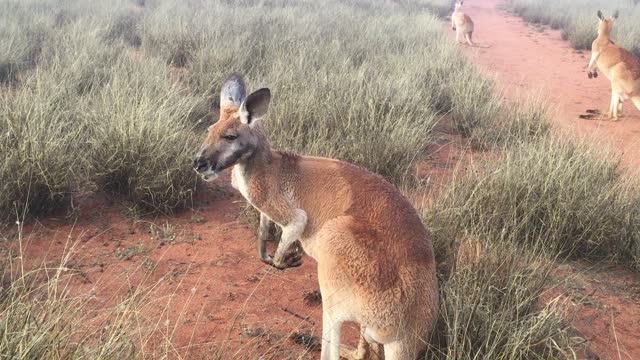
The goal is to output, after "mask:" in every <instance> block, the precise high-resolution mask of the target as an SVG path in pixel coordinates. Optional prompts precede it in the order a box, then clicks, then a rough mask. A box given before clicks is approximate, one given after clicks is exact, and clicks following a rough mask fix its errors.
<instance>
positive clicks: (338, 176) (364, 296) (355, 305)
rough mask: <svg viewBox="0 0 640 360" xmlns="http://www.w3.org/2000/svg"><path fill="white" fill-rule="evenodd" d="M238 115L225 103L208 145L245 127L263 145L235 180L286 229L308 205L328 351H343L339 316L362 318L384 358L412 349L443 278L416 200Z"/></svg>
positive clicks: (307, 234) (309, 244)
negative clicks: (280, 142)
mask: <svg viewBox="0 0 640 360" xmlns="http://www.w3.org/2000/svg"><path fill="white" fill-rule="evenodd" d="M239 116H240V115H239V112H238V109H237V108H226V109H223V110H222V111H221V116H220V120H219V121H218V122H217V123H216V124H215V125H214V126H213V127H211V129H210V132H209V135H208V137H207V140H206V141H205V144H204V148H205V151H204V152H210V153H215V152H216V151H218V148H219V147H220V146H223V145H224V142H223V141H221V140H220V139H221V136H222V135H224V134H226V133H229V132H236V133H243V132H249V133H250V134H245V135H247V136H249V135H250V136H251V137H253V138H255V139H257V142H256V144H257V145H256V147H255V151H254V152H253V153H252V154H251V156H249V157H247V158H246V159H243V160H240V161H239V163H238V164H237V165H236V168H235V169H234V172H233V177H234V178H233V183H234V186H236V187H237V188H239V189H240V190H241V192H242V191H243V190H242V189H243V186H245V190H244V193H243V195H245V197H246V198H247V200H248V201H249V202H250V203H251V204H252V205H253V206H254V207H255V208H256V209H258V210H259V211H260V212H261V213H262V214H263V215H264V216H266V217H267V218H268V219H270V220H272V221H274V222H275V223H276V224H278V225H279V226H281V227H282V228H283V238H284V237H285V235H284V234H285V233H286V232H287V229H293V228H295V226H297V225H296V224H297V223H298V222H300V221H301V219H303V218H304V217H301V213H300V211H302V212H303V213H304V214H306V219H305V220H306V223H305V224H304V228H303V231H300V234H299V240H300V242H301V245H302V247H303V249H304V251H305V252H306V253H307V254H308V255H310V256H311V257H313V258H314V259H315V260H316V261H317V263H318V281H319V283H320V289H321V292H322V299H323V350H322V358H323V359H337V356H338V351H339V348H338V346H339V335H340V330H339V326H340V325H341V323H342V322H343V321H355V322H358V323H360V324H361V326H362V329H363V332H364V333H365V334H366V336H367V337H369V338H370V339H369V340H372V341H375V342H378V343H382V344H384V346H385V353H386V354H387V357H388V358H394V359H413V358H415V356H416V355H417V354H418V352H419V351H420V350H421V349H422V348H424V346H425V341H427V340H428V338H429V334H430V332H431V330H432V328H433V325H434V323H435V320H436V317H437V309H438V284H437V279H436V276H435V264H434V255H433V249H432V245H431V242H430V239H429V236H428V234H427V231H426V230H425V228H424V226H423V224H422V222H421V220H420V218H419V217H418V215H417V213H416V211H415V209H414V208H413V206H412V205H411V204H410V203H409V201H408V200H407V199H406V198H405V197H404V196H403V195H402V194H401V193H400V192H399V191H398V190H397V189H396V188H395V187H394V186H393V185H391V184H390V183H388V182H387V181H386V180H385V179H384V178H382V177H381V176H379V175H377V174H374V173H371V172H369V171H367V170H365V169H363V168H360V167H357V166H354V165H351V164H348V163H345V162H341V161H337V160H333V159H327V158H320V157H310V156H298V155H293V154H290V153H283V152H279V151H274V150H271V148H270V146H269V143H268V141H267V138H266V135H265V134H264V132H263V130H262V129H261V127H260V126H259V125H254V126H249V125H246V124H242V123H241V121H240V120H239ZM221 144H223V145H221ZM243 184H245V185H243ZM281 245H282V243H281ZM283 251H284V250H283V249H281V248H280V246H279V247H278V250H277V251H276V254H275V256H274V258H273V262H274V264H275V265H276V266H280V265H283V264H282V262H283V261H285V258H284V256H285V254H284V253H283ZM285 265H286V264H285ZM336 329H337V337H336V333H335V332H334V331H336ZM336 339H338V340H336ZM336 342H338V344H336ZM336 349H338V350H336Z"/></svg>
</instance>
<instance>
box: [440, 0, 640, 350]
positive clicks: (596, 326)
mask: <svg viewBox="0 0 640 360" xmlns="http://www.w3.org/2000/svg"><path fill="white" fill-rule="evenodd" d="M499 3H500V1H499V0H484V1H473V2H471V1H469V2H465V12H466V13H467V14H468V15H470V16H471V18H472V19H473V20H474V23H475V24H476V26H475V32H474V40H475V41H476V42H477V43H479V44H481V45H489V46H490V47H489V48H476V47H468V46H463V52H464V53H465V54H466V55H467V56H468V57H469V58H470V59H471V60H472V61H473V62H474V63H475V64H477V65H478V66H479V68H480V69H482V70H483V71H484V72H485V73H487V74H490V75H492V76H494V77H495V78H496V80H497V84H498V87H499V88H500V89H501V90H502V91H503V93H504V97H505V98H506V99H507V100H516V99H518V98H520V97H522V96H527V95H541V94H542V96H543V97H544V98H545V99H546V100H548V101H549V102H550V104H551V106H552V109H553V110H554V111H553V114H554V116H553V120H552V125H553V127H554V131H556V132H557V133H558V134H563V135H568V136H572V137H575V138H577V139H580V140H585V141H589V142H592V143H596V144H601V145H603V146H607V147H609V148H610V149H611V150H613V154H612V155H613V156H616V155H622V164H624V165H625V167H626V168H627V169H628V170H631V171H633V170H635V168H636V167H637V166H638V165H640V147H639V146H638V145H639V142H640V140H639V139H640V136H639V135H640V111H638V109H636V108H635V107H634V106H633V104H632V103H631V102H630V101H627V102H625V104H624V105H625V108H624V111H625V113H624V117H622V118H621V120H620V121H618V122H608V121H596V120H583V119H579V118H578V115H580V114H585V111H586V110H587V109H600V111H602V110H603V109H606V108H607V107H608V105H609V99H610V96H611V95H610V85H609V81H608V80H607V79H606V78H605V77H604V76H599V77H598V78H597V79H588V78H587V74H586V66H587V64H588V61H589V57H590V53H589V52H588V51H586V52H579V51H575V50H573V49H572V48H571V47H570V45H569V43H567V42H566V41H563V40H562V39H561V37H560V32H559V31H555V30H551V29H549V28H544V31H542V32H540V31H536V30H535V29H534V28H533V27H531V26H528V25H527V24H525V23H524V22H523V21H522V20H521V19H520V18H518V17H515V16H513V15H510V14H508V13H506V12H504V11H501V10H499V9H498V8H497V6H498V5H499ZM594 26H596V21H595V20H594ZM447 28H448V27H447ZM447 31H449V32H451V30H447ZM451 38H452V39H453V38H454V37H453V34H452V36H451ZM555 276H556V277H557V278H558V279H560V280H564V281H565V283H563V284H562V285H561V288H560V289H561V290H560V292H561V293H564V294H565V295H567V296H568V297H569V298H570V299H571V300H572V302H571V304H572V306H571V309H570V310H571V311H570V312H571V314H572V316H573V317H574V319H573V320H574V324H575V326H576V327H577V329H578V331H579V332H580V333H581V335H582V336H583V337H584V338H585V339H586V340H587V341H588V343H587V344H588V346H589V347H588V349H587V350H586V351H585V352H584V353H583V354H581V355H580V356H581V357H585V358H592V359H638V358H640V340H639V339H638V333H637V332H638V329H640V276H639V275H638V274H637V273H636V272H632V271H627V270H624V269H621V268H619V267H608V268H603V267H602V266H600V267H595V268H594V266H593V265H591V266H588V265H585V264H567V265H563V266H561V267H559V268H558V270H557V273H556V274H555ZM578 300H581V301H578Z"/></svg>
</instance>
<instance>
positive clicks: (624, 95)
mask: <svg viewBox="0 0 640 360" xmlns="http://www.w3.org/2000/svg"><path fill="white" fill-rule="evenodd" d="M599 17H601V14H600V13H599ZM616 17H617V16H615V17H614V18H609V19H604V18H601V19H600V23H599V25H598V37H597V38H596V39H595V40H594V41H593V43H592V44H591V60H590V61H589V66H588V73H589V77H593V76H597V71H596V66H597V69H599V70H600V71H602V73H603V74H604V75H605V76H606V77H607V79H609V81H611V102H610V104H609V110H608V111H607V116H608V118H610V119H612V120H618V116H619V115H622V114H621V113H622V103H623V102H624V100H626V99H631V100H632V101H633V103H634V104H635V105H636V107H638V109H639V110H640V60H638V58H636V57H635V56H634V55H633V54H631V53H630V52H629V51H627V50H625V49H623V48H621V47H619V46H617V45H616V44H615V43H614V42H613V40H612V39H611V30H612V28H613V23H614V20H615V18H616Z"/></svg>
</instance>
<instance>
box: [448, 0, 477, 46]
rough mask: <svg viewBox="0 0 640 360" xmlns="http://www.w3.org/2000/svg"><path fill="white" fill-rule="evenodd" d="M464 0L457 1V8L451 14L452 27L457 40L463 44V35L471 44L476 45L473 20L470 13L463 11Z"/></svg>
mask: <svg viewBox="0 0 640 360" xmlns="http://www.w3.org/2000/svg"><path fill="white" fill-rule="evenodd" d="M463 2H464V1H456V5H455V9H454V10H453V14H451V28H452V29H453V30H454V31H455V32H456V42H457V43H458V44H461V43H462V41H460V40H461V37H464V39H465V40H466V41H467V44H469V46H475V44H474V43H473V39H472V38H473V21H472V20H471V18H470V17H469V15H467V14H465V13H463V12H462V3H463Z"/></svg>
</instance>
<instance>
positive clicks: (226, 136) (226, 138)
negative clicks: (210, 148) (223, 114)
mask: <svg viewBox="0 0 640 360" xmlns="http://www.w3.org/2000/svg"><path fill="white" fill-rule="evenodd" d="M222 138H223V139H225V140H235V139H237V138H238V135H233V134H227V135H225V136H223V137H222Z"/></svg>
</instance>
